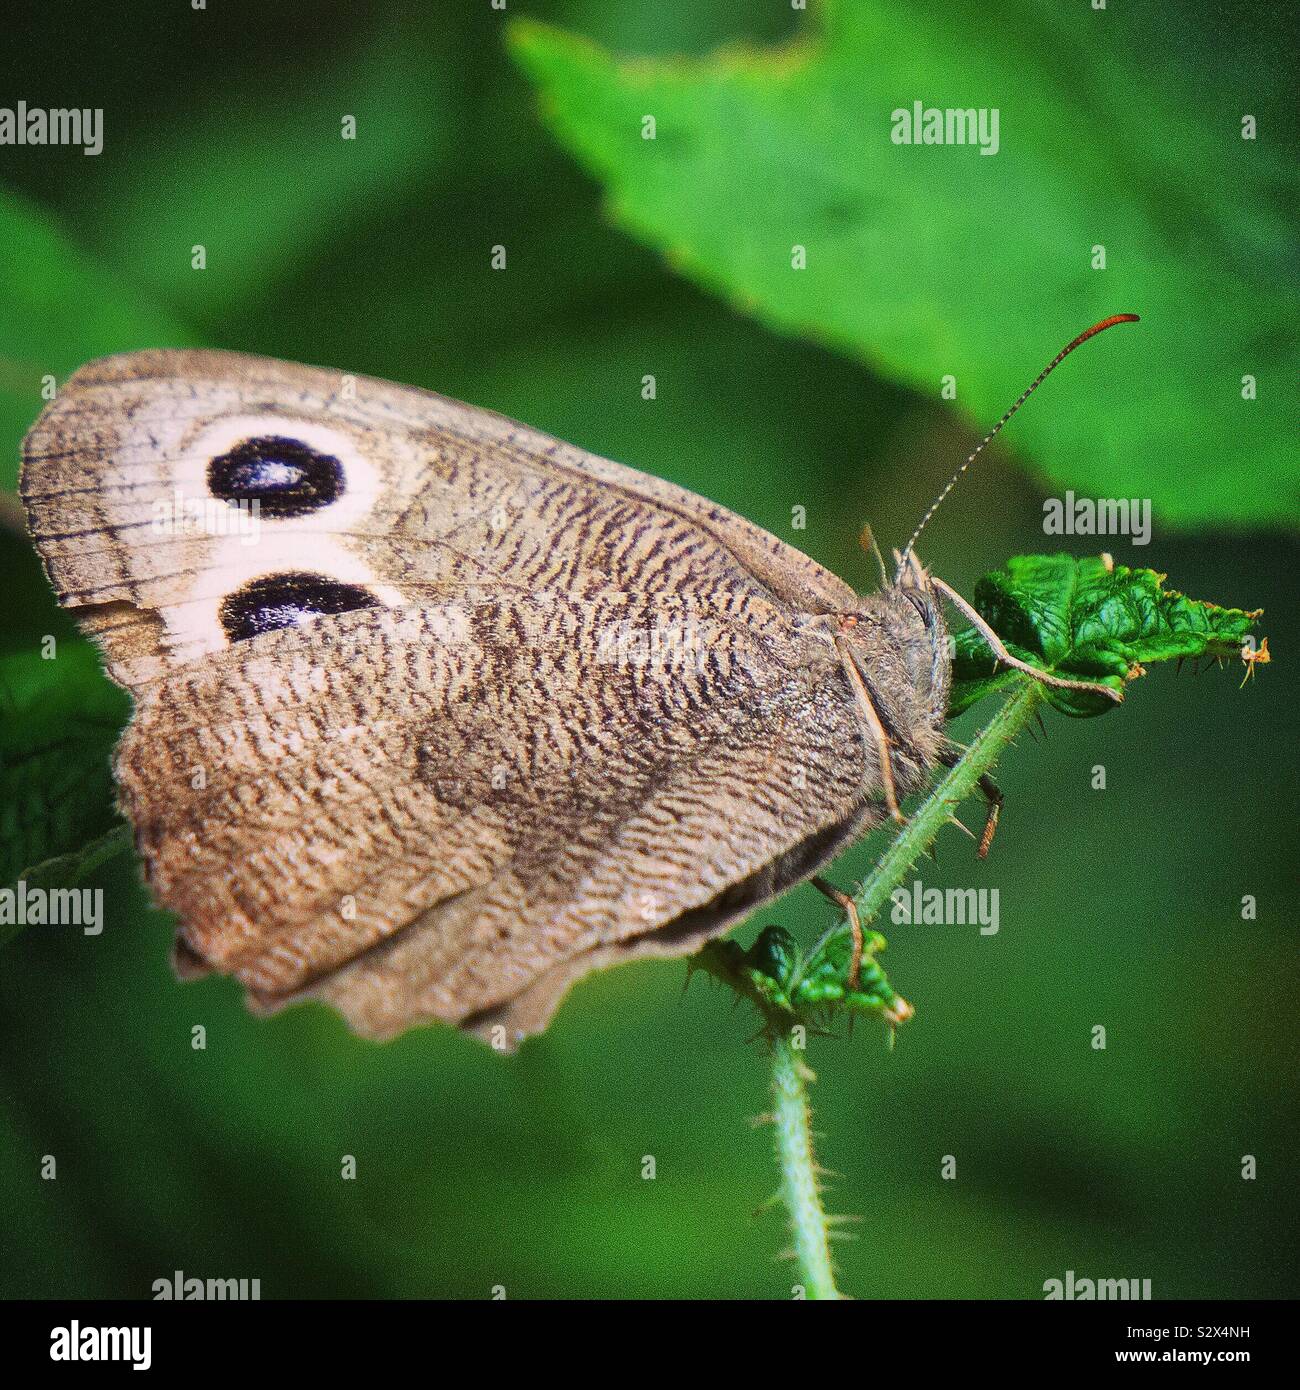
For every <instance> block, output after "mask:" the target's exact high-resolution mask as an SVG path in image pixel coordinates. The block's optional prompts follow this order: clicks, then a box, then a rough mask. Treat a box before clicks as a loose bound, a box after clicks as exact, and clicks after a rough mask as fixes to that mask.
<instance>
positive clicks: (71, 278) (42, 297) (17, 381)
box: [0, 189, 195, 490]
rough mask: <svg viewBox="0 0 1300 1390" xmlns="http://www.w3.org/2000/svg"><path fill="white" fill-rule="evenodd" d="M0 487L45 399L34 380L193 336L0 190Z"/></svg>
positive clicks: (10, 480)
mask: <svg viewBox="0 0 1300 1390" xmlns="http://www.w3.org/2000/svg"><path fill="white" fill-rule="evenodd" d="M0 246H3V247H4V255H3V256H0V322H3V323H4V325H5V334H4V341H3V343H0V490H5V489H9V490H12V489H13V488H15V487H17V485H18V446H19V445H20V444H21V442H22V437H23V435H24V434H26V433H27V430H28V428H29V426H30V425H31V423H32V421H33V420H34V419H35V418H36V416H37V415H38V414H39V413H40V410H41V407H42V406H43V405H44V404H45V401H44V400H43V399H42V396H41V388H42V379H43V378H44V377H46V376H51V377H54V378H55V379H56V380H61V379H62V378H63V377H65V376H68V375H69V374H71V373H72V372H73V371H75V370H76V369H77V368H78V367H80V366H81V365H82V363H83V362H87V361H89V360H90V359H91V358H92V357H102V356H104V355H105V354H107V353H110V352H130V351H132V350H133V349H135V348H148V347H188V346H191V345H193V344H194V342H195V339H194V338H193V336H192V335H191V334H190V333H189V332H188V331H187V330H186V329H184V328H182V327H181V326H180V324H179V323H178V322H177V321H176V320H175V319H173V318H171V317H169V316H168V315H167V314H166V313H165V312H164V311H162V310H161V309H158V308H156V307H154V306H153V305H151V304H150V303H149V302H148V300H147V299H145V298H143V297H142V296H141V295H140V294H139V293H138V291H136V290H134V289H133V288H131V287H130V286H129V285H128V284H126V283H125V282H124V281H122V280H120V279H118V278H116V277H115V276H113V275H110V274H109V273H108V272H107V271H105V270H104V269H103V268H102V267H101V266H99V265H98V264H97V263H96V262H95V261H94V260H93V259H92V258H91V257H89V256H86V255H84V254H83V253H82V252H80V251H78V250H77V249H76V248H75V247H74V246H73V245H72V244H71V243H70V242H69V241H68V240H67V238H66V237H64V236H63V234H62V233H61V232H60V231H59V230H58V228H57V227H55V225H54V224H53V222H52V221H51V220H50V219H49V218H48V217H46V215H45V214H44V213H42V212H40V211H39V210H38V209H37V208H35V207H33V206H32V205H31V204H30V203H28V202H27V201H26V200H25V199H22V198H20V197H18V196H17V195H15V194H13V193H9V192H6V191H5V190H4V189H0Z"/></svg>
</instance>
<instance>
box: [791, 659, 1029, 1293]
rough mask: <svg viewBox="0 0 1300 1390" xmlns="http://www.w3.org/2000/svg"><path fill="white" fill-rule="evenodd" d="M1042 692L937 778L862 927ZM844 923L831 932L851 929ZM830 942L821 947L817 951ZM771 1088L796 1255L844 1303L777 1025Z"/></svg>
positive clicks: (864, 910) (885, 870)
mask: <svg viewBox="0 0 1300 1390" xmlns="http://www.w3.org/2000/svg"><path fill="white" fill-rule="evenodd" d="M1044 698H1045V697H1044V694H1043V687H1042V685H1041V684H1040V683H1039V682H1038V681H1035V680H1030V679H1025V680H1024V681H1022V682H1021V683H1020V684H1018V685H1017V686H1015V687H1013V690H1012V693H1011V695H1010V696H1009V697H1008V698H1007V700H1006V701H1005V702H1004V703H1003V705H1002V707H1001V709H999V710H998V712H997V713H996V714H995V715H994V716H993V718H992V719H991V720H989V722H988V723H987V724H986V725H985V726H984V728H983V729H981V730H980V732H979V734H978V735H977V737H976V739H975V741H974V743H972V744H971V746H970V748H969V749H968V750H967V752H966V753H965V754H964V755H963V756H962V758H961V760H960V761H959V762H958V763H957V764H956V766H955V767H953V768H952V769H950V770H949V772H948V773H947V774H946V776H944V777H942V778H940V780H939V782H938V783H937V784H936V785H935V787H934V789H933V790H932V791H931V792H930V794H929V796H927V797H926V799H925V800H924V801H923V802H922V803H921V806H920V807H919V809H918V810H917V811H916V813H915V814H914V815H913V816H912V817H911V819H910V820H909V821H908V822H907V824H906V825H905V826H904V827H903V828H902V829H901V830H900V831H899V832H898V834H897V835H896V836H895V837H894V839H893V842H892V843H891V844H890V846H889V848H888V849H887V850H886V851H885V852H884V854H882V855H881V857H880V860H879V862H878V863H877V864H876V867H875V869H874V870H873V871H872V872H871V874H870V875H869V876H868V878H867V880H866V881H865V882H864V883H863V885H862V887H861V888H859V890H858V892H857V894H856V896H855V897H854V902H855V903H856V904H857V908H858V912H859V913H860V915H861V917H862V921H863V924H864V925H865V924H866V923H867V922H869V921H871V920H872V919H873V918H874V917H875V916H876V915H877V914H878V913H879V912H880V910H881V909H882V908H883V907H884V905H885V903H886V902H887V901H888V900H889V895H890V893H891V892H892V891H893V890H894V888H895V887H897V886H898V884H899V882H900V881H901V879H902V878H903V876H904V875H905V874H906V873H907V872H908V870H910V869H911V868H912V866H913V865H914V864H915V863H916V861H917V860H918V859H919V858H920V857H921V855H923V854H924V853H925V851H926V850H927V849H929V848H930V846H931V845H932V844H933V843H934V840H935V838H936V836H937V835H938V834H939V831H940V830H942V829H943V827H944V826H945V825H947V824H949V823H950V822H951V819H952V815H953V808H954V807H955V806H956V805H957V804H958V803H959V802H961V801H964V800H965V799H966V798H967V797H968V796H970V795H971V793H972V792H974V791H975V789H976V787H977V786H978V784H979V780H980V778H981V777H982V776H983V775H984V774H985V773H986V772H988V771H990V770H991V768H992V767H993V765H994V764H995V763H996V762H997V760H998V758H999V757H1000V756H1001V755H1002V753H1003V752H1004V751H1005V749H1006V747H1007V744H1008V743H1010V742H1011V741H1012V739H1014V738H1015V736H1016V735H1017V734H1018V733H1020V732H1021V730H1023V729H1024V728H1026V727H1027V726H1028V724H1029V721H1030V720H1031V719H1032V718H1033V717H1034V715H1035V714H1036V713H1037V712H1038V710H1039V707H1040V706H1041V704H1042V702H1043V700H1044ZM847 930H848V924H847V922H840V923H838V924H837V925H836V926H835V927H833V928H832V929H831V931H832V933H833V932H839V931H847ZM824 944H825V942H824V940H823V942H821V943H819V948H820V946H821V945H824ZM769 1036H770V1038H771V1045H772V1090H773V1093H774V1094H775V1096H776V1109H775V1112H774V1118H775V1123H776V1133H777V1140H776V1147H777V1157H778V1159H779V1161H780V1165H781V1197H782V1200H783V1201H784V1202H785V1205H786V1209H787V1210H788V1212H789V1213H790V1224H791V1227H792V1229H793V1232H794V1253H795V1259H796V1260H797V1261H798V1264H799V1269H800V1274H801V1277H802V1282H803V1284H804V1287H805V1289H806V1291H807V1296H808V1297H809V1298H840V1297H841V1296H842V1295H841V1294H840V1293H839V1291H838V1290H837V1289H836V1287H835V1277H834V1274H833V1273H832V1271H831V1259H830V1244H829V1237H828V1233H827V1221H826V1213H825V1211H824V1210H823V1209H822V1203H821V1195H820V1193H819V1191H818V1187H817V1173H816V1165H815V1162H814V1160H813V1151H812V1131H811V1115H810V1112H809V1109H808V1095H807V1091H806V1089H805V1081H806V1080H809V1079H811V1077H812V1073H811V1072H810V1071H809V1070H808V1069H807V1067H806V1066H805V1065H804V1064H803V1062H802V1061H801V1060H800V1058H799V1054H798V1052H797V1051H796V1050H795V1048H794V1045H793V1043H792V1041H791V1036H790V1031H789V1029H788V1028H784V1027H782V1028H773V1029H771V1030H770V1034H769Z"/></svg>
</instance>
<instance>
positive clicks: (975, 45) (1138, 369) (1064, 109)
mask: <svg viewBox="0 0 1300 1390" xmlns="http://www.w3.org/2000/svg"><path fill="white" fill-rule="evenodd" d="M821 13H822V17H823V22H822V24H821V26H820V30H819V31H814V32H813V33H811V34H810V35H808V36H806V37H805V38H803V39H802V40H800V41H798V42H796V43H793V44H791V45H789V46H787V47H784V48H779V49H770V50H763V51H754V50H732V51H727V52H724V53H722V54H719V55H718V56H717V57H715V58H713V59H711V60H708V61H705V62H684V61H676V62H659V61H650V62H648V61H640V60H638V61H620V60H618V59H616V58H615V57H613V56H611V55H610V54H609V53H607V52H604V51H603V50H601V49H598V48H597V47H595V46H594V45H592V44H591V43H589V42H587V41H585V40H583V39H581V38H578V37H576V36H574V35H571V34H568V33H564V32H561V31H559V30H557V29H554V28H550V27H546V26H543V25H540V24H537V23H535V22H531V21H517V22H516V23H515V24H514V26H513V27H512V30H511V36H512V41H513V48H514V52H515V54H516V56H517V57H518V59H519V61H520V62H521V64H522V65H523V67H524V68H525V69H526V71H527V72H528V74H529V75H530V76H531V78H532V79H533V81H534V82H535V83H536V85H537V87H538V88H539V90H540V93H541V97H542V110H543V113H544V117H545V119H546V121H547V122H548V124H549V125H550V127H551V128H552V130H553V131H554V132H555V134H556V135H557V136H558V137H559V138H560V140H561V141H562V142H563V143H564V144H565V145H566V146H567V147H568V148H569V149H570V150H571V151H572V152H573V153H575V154H576V155H577V156H578V157H579V158H580V159H581V160H582V161H583V162H584V163H585V164H586V165H587V166H588V167H589V168H590V169H591V170H592V171H593V172H594V173H595V174H596V175H597V177H598V178H600V179H601V180H602V182H603V183H604V185H605V189H606V193H607V198H608V205H609V209H610V212H611V214H612V216H613V217H614V219H615V220H616V221H617V222H618V223H619V224H620V225H621V226H623V227H624V228H626V229H627V230H629V231H630V232H632V233H633V234H634V235H636V236H638V237H640V238H641V239H643V240H645V241H646V242H648V243H649V244H650V245H652V246H655V247H658V248H660V249H661V250H662V251H663V252H664V253H665V254H666V255H667V256H668V258H669V261H670V263H671V264H673V265H674V266H675V267H676V268H678V269H679V270H681V271H682V272H684V273H686V274H687V275H689V276H691V277H692V278H694V279H696V280H698V281H699V282H701V283H702V284H704V285H706V286H707V287H709V288H711V289H713V290H716V291H718V292H719V293H721V294H723V295H725V296H726V297H727V298H728V299H729V300H730V301H731V302H732V303H733V304H735V305H736V306H738V307H739V308H741V309H743V310H745V311H747V312H750V313H753V314H754V315H755V316H757V317H758V318H759V319H761V320H762V321H763V322H765V323H767V324H769V325H771V326H774V327H777V328H780V329H783V330H785V331H788V332H794V333H799V334H803V335H806V336H809V337H812V338H816V339H819V340H822V341H824V342H826V343H829V344H832V345H834V346H837V347H839V348H841V349H843V350H846V351H848V352H850V353H852V354H854V355H855V356H858V357H860V358H862V359H864V360H865V361H867V362H869V363H870V364H871V365H872V366H873V367H874V368H876V369H877V370H879V371H881V372H883V373H885V374H887V375H888V376H891V377H893V378H896V379H897V380H899V381H902V382H904V383H906V384H908V385H910V386H912V387H915V388H916V389H918V390H920V391H923V392H926V393H929V394H936V393H938V391H939V389H940V384H941V379H942V378H943V377H945V376H947V375H951V376H953V377H954V378H955V380H956V390H957V396H956V399H957V400H958V401H959V403H960V405H961V408H962V409H963V411H964V412H966V414H967V415H968V416H969V418H970V419H971V420H972V421H973V422H974V423H975V424H977V425H987V424H988V423H990V422H991V421H992V420H993V419H995V418H996V417H997V416H998V415H999V414H1000V413H1001V412H1002V410H1003V409H1004V408H1005V407H1006V405H1007V404H1008V403H1009V402H1010V401H1011V400H1012V399H1013V398H1014V397H1015V396H1016V395H1017V394H1018V393H1019V391H1020V390H1021V389H1022V388H1023V386H1024V385H1025V384H1026V382H1027V381H1028V380H1029V379H1030V378H1031V377H1032V376H1033V375H1034V373H1035V372H1036V371H1037V370H1038V368H1039V367H1040V366H1041V365H1042V364H1043V362H1044V361H1045V360H1046V359H1047V358H1048V357H1049V356H1050V355H1051V354H1052V353H1053V352H1054V351H1055V350H1056V348H1058V347H1059V346H1060V345H1061V343H1062V342H1064V341H1065V340H1066V339H1068V338H1069V337H1071V336H1073V335H1074V334H1075V333H1076V332H1078V331H1080V330H1081V329H1083V328H1085V327H1087V325H1088V324H1089V323H1090V322H1092V321H1094V320H1097V319H1100V318H1102V317H1103V316H1105V315H1108V314H1110V313H1114V312H1119V311H1136V312H1139V313H1140V314H1141V315H1142V317H1143V327H1142V328H1140V329H1137V330H1135V331H1134V332H1132V333H1129V334H1127V335H1122V336H1121V335H1114V336H1112V337H1111V338H1110V339H1108V340H1107V342H1106V343H1105V344H1104V346H1098V347H1097V348H1096V349H1091V350H1090V352H1091V365H1088V364H1087V363H1081V364H1080V365H1078V366H1075V365H1073V364H1072V367H1071V370H1070V373H1069V374H1068V377H1066V376H1065V374H1062V377H1061V378H1057V379H1056V380H1054V381H1053V384H1052V387H1051V401H1050V404H1049V403H1048V402H1043V403H1042V404H1040V405H1039V406H1038V407H1037V408H1036V409H1034V410H1031V411H1026V412H1025V414H1024V416H1023V417H1022V418H1021V419H1019V420H1018V421H1017V424H1016V429H1017V439H1018V441H1019V442H1020V445H1021V447H1023V449H1024V452H1025V454H1026V455H1027V456H1028V457H1029V459H1030V460H1031V461H1032V463H1033V466H1034V468H1035V471H1036V472H1037V473H1038V475H1039V476H1040V478H1041V479H1042V480H1043V482H1044V484H1045V485H1049V486H1058V487H1065V486H1067V485H1068V486H1069V487H1073V488H1079V489H1083V490H1087V491H1091V492H1093V493H1095V494H1096V495H1099V496H1108V497H1121V496H1140V497H1145V498H1150V499H1152V501H1153V504H1154V508H1155V513H1156V516H1157V519H1158V520H1159V521H1160V522H1163V523H1168V524H1178V525H1193V524H1198V523H1211V522H1233V523H1239V524H1246V523H1253V522H1261V521H1263V522H1271V523H1277V524H1288V525H1290V524H1294V522H1295V520H1296V517H1297V514H1300V508H1298V507H1297V501H1298V500H1300V461H1298V460H1297V456H1296V453H1295V449H1294V444H1293V441H1292V439H1291V436H1290V429H1289V422H1288V420H1287V419H1286V408H1285V401H1286V398H1287V394H1288V392H1289V387H1288V383H1289V382H1290V381H1291V380H1292V379H1293V378H1294V376H1295V372H1296V367H1297V365H1298V363H1297V355H1296V347H1295V341H1294V336H1293V335H1292V334H1291V332H1290V329H1289V325H1291V324H1294V322H1295V320H1296V316H1297V308H1298V301H1300V292H1298V291H1297V285H1296V281H1295V277H1294V275H1292V274H1291V273H1290V263H1291V256H1292V252H1291V251H1290V250H1289V248H1290V247H1291V246H1292V242H1293V238H1292V235H1291V231H1290V228H1289V226H1288V224H1287V221H1286V217H1285V212H1284V208H1285V206H1286V205H1287V203H1288V202H1290V203H1292V204H1293V203H1294V201H1295V197H1296V181H1297V180H1296V168H1295V165H1294V163H1290V164H1288V163H1287V161H1286V160H1285V159H1283V158H1281V157H1279V155H1278V154H1276V153H1274V152H1273V151H1274V147H1275V146H1280V144H1282V143H1284V141H1283V139H1282V136H1281V135H1280V134H1279V127H1278V123H1277V122H1274V123H1273V124H1272V126H1271V128H1270V126H1269V122H1268V121H1267V120H1265V130H1264V131H1263V132H1261V133H1260V134H1259V137H1258V138H1257V139H1255V140H1244V139H1243V138H1242V129H1241V124H1240V108H1237V110H1236V112H1235V114H1234V111H1233V107H1232V104H1231V101H1230V100H1222V99H1220V95H1219V92H1218V85H1219V73H1218V71H1217V69H1216V66H1215V64H1216V63H1217V61H1218V60H1217V48H1216V46H1215V44H1214V43H1213V42H1212V41H1211V40H1210V38H1209V37H1207V38H1206V41H1205V43H1204V44H1202V45H1200V46H1199V47H1198V45H1196V44H1193V43H1187V44H1182V45H1179V46H1178V48H1177V50H1176V54H1177V63H1171V62H1170V60H1169V59H1168V58H1167V57H1166V56H1162V57H1161V59H1160V60H1158V61H1157V60H1156V59H1154V58H1153V59H1152V61H1151V62H1150V64H1148V63H1147V62H1146V54H1147V48H1146V46H1144V45H1143V44H1142V43H1141V40H1140V35H1139V34H1138V33H1137V31H1136V30H1135V29H1134V28H1133V27H1132V26H1134V25H1135V24H1140V23H1143V22H1145V23H1146V24H1147V25H1148V26H1149V31H1150V32H1149V34H1148V37H1149V38H1150V39H1151V40H1152V42H1153V44H1154V43H1155V41H1156V40H1160V41H1163V40H1164V39H1165V38H1166V34H1165V29H1166V23H1165V20H1164V19H1163V18H1162V17H1161V16H1159V15H1158V14H1157V13H1155V12H1152V13H1151V14H1149V15H1148V16H1147V18H1146V19H1145V21H1143V20H1141V19H1134V18H1132V17H1125V18H1123V19H1120V20H1117V21H1116V23H1118V24H1121V25H1128V26H1130V27H1128V28H1126V29H1123V30H1120V31H1119V32H1120V33H1122V34H1123V35H1124V37H1125V39H1126V40H1127V42H1117V30H1116V27H1115V24H1113V23H1112V21H1111V19H1110V17H1109V16H1102V15H1100V14H1099V13H1093V12H1091V11H1089V10H1088V8H1087V7H1086V6H1082V5H1080V6H1076V7H1072V8H1071V11H1070V12H1069V13H1065V12H1063V11H1052V10H1044V9H1043V8H1042V7H1038V6H1034V7H1030V6H1026V5H1025V4H1022V3H1016V0H1001V3H998V4H995V5H992V6H990V5H988V4H983V3H981V4H974V3H967V4H961V3H958V4H953V5H945V6H943V7H942V9H940V8H939V7H925V6H921V5H919V4H906V5H903V6H901V7H900V6H899V5H897V4H893V3H891V4H885V3H884V2H883V0H858V3H854V4H849V3H846V0H834V3H831V0H825V3H823V5H822V6H821ZM1031 21H1032V22H1031ZM1182 22H1183V21H1182V20H1180V25H1181V24H1182ZM1197 22H1198V21H1197V20H1196V19H1194V18H1189V20H1188V23H1190V24H1193V25H1194V24H1195V23H1197ZM1204 22H1205V23H1206V24H1209V23H1212V22H1214V21H1213V20H1212V18H1205V19H1204ZM1130 44H1132V45H1133V46H1130ZM1156 46H1158V47H1160V48H1161V49H1162V50H1163V49H1165V48H1166V47H1167V45H1165V44H1164V43H1163V42H1160V43H1159V44H1158V45H1156ZM1066 53H1068V54H1069V60H1068V61H1065V60H1063V54H1066ZM1138 54H1141V55H1142V57H1141V59H1140V60H1139V59H1138V57H1137V55H1138ZM1138 61H1141V62H1142V64H1143V65H1142V66H1141V67H1138V66H1137V63H1138ZM1178 64H1182V66H1179V65H1178ZM1197 64H1199V65H1200V66H1199V67H1197V66H1194V65H1197ZM1207 89H1208V90H1210V91H1211V92H1212V93H1213V95H1212V96H1210V97H1209V98H1205V97H1204V96H1203V94H1204V93H1205V92H1206V90H1207ZM1193 95H1194V96H1195V98H1196V100H1195V101H1194V102H1192V101H1189V97H1190V96H1193ZM917 100H921V101H923V103H924V104H925V105H926V106H927V107H934V106H937V107H944V106H955V107H960V108H969V107H972V106H978V107H990V108H996V109H997V111H998V112H999V117H1000V119H999V148H998V151H997V153H996V155H994V156H992V157H989V158H985V157H982V155H981V153H980V151H979V150H978V149H976V148H973V147H971V146H965V147H952V146H944V147H938V148H933V147H928V146H927V147H915V146H907V145H896V144H894V143H892V141H891V130H892V128H893V120H892V113H893V112H894V111H896V110H899V109H902V110H907V111H911V109H912V107H913V103H914V101H917ZM1261 100H1265V101H1266V100H1267V97H1261ZM648 116H653V117H654V119H655V122H656V132H655V138H654V139H645V138H643V135H642V130H643V125H642V123H643V120H644V118H646V117H648ZM1270 142H1272V143H1270ZM795 246H802V247H805V248H806V253H807V267H806V269H792V248H794V247H795ZM1099 246H1100V247H1104V248H1105V252H1106V262H1107V268H1106V269H1105V270H1097V269H1093V268H1092V259H1093V256H1094V248H1095V247H1099ZM1007 325H1011V326H1012V329H1011V331H1010V332H1008V328H1007ZM1103 357H1104V359H1105V360H1104V361H1103V360H1102V358H1103ZM1247 375H1250V376H1252V377H1254V378H1255V380H1256V386H1257V391H1258V398H1257V399H1254V400H1245V399H1243V397H1242V391H1243V377H1245V376H1247ZM1103 383H1104V385H1103ZM1115 440H1124V441H1126V443H1125V446H1124V450H1123V452H1121V451H1120V450H1119V449H1117V447H1116V445H1115V444H1114V441H1115Z"/></svg>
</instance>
